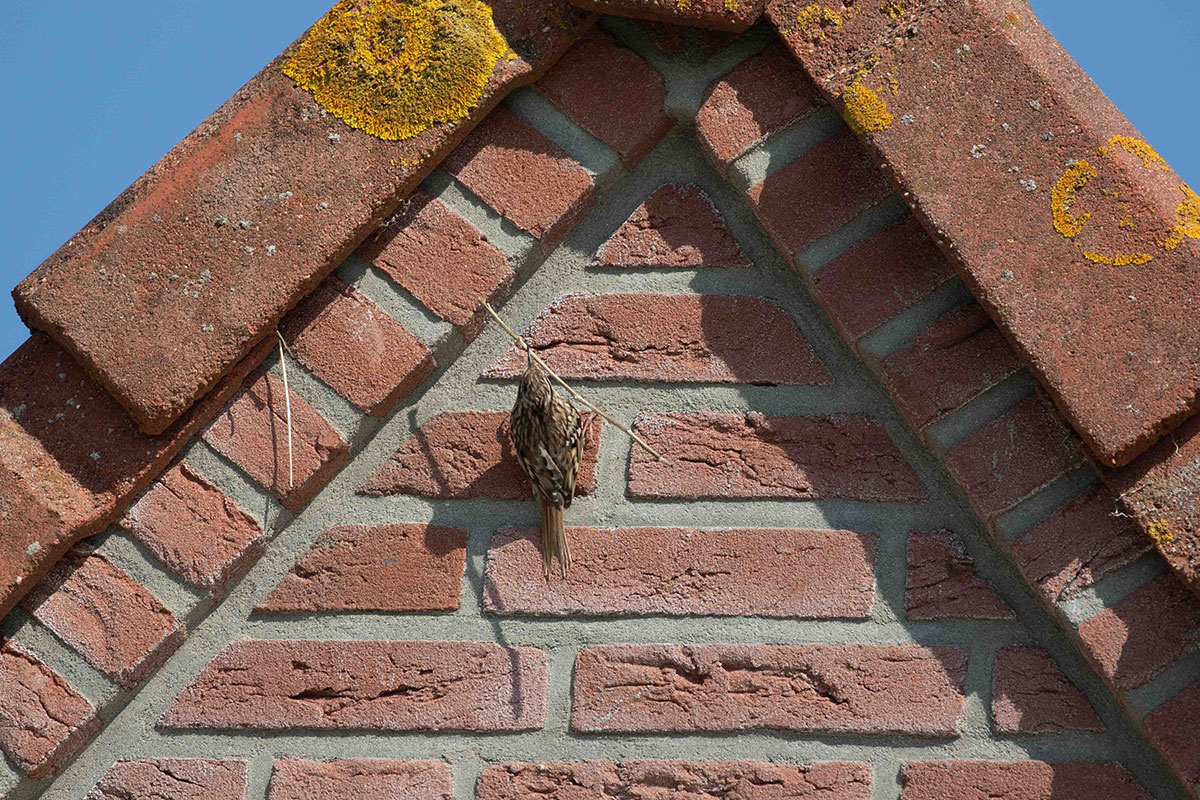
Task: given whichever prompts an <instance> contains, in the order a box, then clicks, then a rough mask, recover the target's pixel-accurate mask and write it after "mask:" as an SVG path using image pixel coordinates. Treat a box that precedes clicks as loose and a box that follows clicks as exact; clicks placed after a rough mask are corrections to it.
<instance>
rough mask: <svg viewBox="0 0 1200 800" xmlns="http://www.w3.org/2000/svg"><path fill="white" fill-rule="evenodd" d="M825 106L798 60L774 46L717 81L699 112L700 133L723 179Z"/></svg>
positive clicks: (697, 114) (705, 147)
mask: <svg viewBox="0 0 1200 800" xmlns="http://www.w3.org/2000/svg"><path fill="white" fill-rule="evenodd" d="M820 102H821V101H820V100H819V99H818V95H817V90H816V88H815V87H814V86H813V85H812V81H810V80H809V79H808V77H807V76H805V74H804V72H803V70H801V69H800V65H799V64H797V63H796V59H794V58H792V54H791V53H789V52H788V51H787V50H786V49H785V48H784V47H783V46H782V45H780V44H778V43H775V44H772V45H770V46H768V47H767V49H766V50H764V51H762V52H761V53H759V54H758V55H756V56H754V57H752V58H749V59H747V60H746V61H743V62H742V63H741V64H739V65H738V66H736V67H734V68H733V69H732V70H731V71H730V72H729V73H728V74H727V75H725V76H724V77H723V78H721V79H720V80H719V81H717V82H716V83H715V84H714V85H713V87H712V89H710V90H709V92H708V95H707V96H706V97H705V98H704V103H703V104H702V105H701V106H700V110H699V111H697V112H696V133H697V135H698V138H699V139H700V144H701V145H702V146H703V147H704V151H705V152H706V153H707V154H708V157H709V158H711V159H712V160H713V163H714V164H715V165H716V166H717V169H719V170H720V171H721V173H722V174H727V173H728V170H729V165H730V163H732V162H733V160H734V159H736V158H737V157H738V156H740V155H741V154H742V153H745V152H746V151H747V150H749V149H751V148H752V147H754V146H755V145H757V144H759V143H760V142H762V141H763V139H765V138H766V137H767V136H769V135H770V134H772V133H774V132H775V131H777V130H779V129H780V128H783V127H784V126H785V125H788V124H790V123H792V122H795V121H796V120H797V119H800V118H801V117H804V116H806V115H808V114H810V113H812V112H813V111H814V110H815V109H816V108H817V106H818V104H819V103H820Z"/></svg>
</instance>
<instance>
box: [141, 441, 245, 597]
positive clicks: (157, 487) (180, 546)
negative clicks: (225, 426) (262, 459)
mask: <svg viewBox="0 0 1200 800" xmlns="http://www.w3.org/2000/svg"><path fill="white" fill-rule="evenodd" d="M120 525H121V527H122V528H124V529H125V530H127V531H129V533H130V534H132V535H133V537H134V538H135V539H137V540H138V541H139V542H140V543H141V544H142V546H143V547H145V548H146V549H147V550H149V551H150V552H151V553H153V554H154V555H155V557H157V558H158V559H159V560H160V561H162V562H163V564H165V565H166V566H167V567H168V568H169V569H170V570H171V571H172V572H174V573H175V574H176V575H178V576H179V577H180V578H181V579H183V580H184V581H187V582H188V583H189V584H191V585H192V586H197V587H199V588H201V589H208V590H210V591H213V592H216V593H217V594H221V593H223V592H224V589H225V586H226V584H228V583H229V582H230V581H232V580H236V579H237V578H239V577H241V576H242V575H243V574H244V573H245V571H246V570H247V569H249V568H250V565H251V564H253V563H254V562H255V561H257V560H258V557H259V556H260V555H262V552H263V548H264V544H265V538H266V537H265V534H264V533H263V530H262V528H260V527H259V526H258V523H257V522H255V521H254V518H253V517H251V516H250V515H249V514H247V513H246V512H245V511H243V510H242V509H240V508H238V506H237V504H236V503H234V502H233V500H232V499H230V497H229V496H228V495H226V494H225V493H224V492H222V491H221V490H220V489H218V488H217V487H216V486H213V485H212V484H211V483H209V482H208V481H207V480H206V479H205V478H204V476H202V475H200V474H199V473H198V472H196V471H195V470H193V469H192V467H191V466H190V465H189V464H188V463H187V462H186V461H183V460H180V461H178V462H176V463H175V464H174V465H173V466H172V467H171V468H170V469H168V470H167V471H166V472H164V473H163V474H162V475H160V476H159V478H158V480H157V481H155V482H154V483H153V484H151V485H150V488H149V489H147V490H146V493H145V494H143V495H142V496H141V498H139V499H138V501H137V502H136V503H134V504H133V505H132V506H130V507H129V509H128V510H127V511H126V512H125V515H124V516H123V517H122V518H121V520H120Z"/></svg>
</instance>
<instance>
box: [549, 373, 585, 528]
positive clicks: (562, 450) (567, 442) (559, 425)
mask: <svg viewBox="0 0 1200 800" xmlns="http://www.w3.org/2000/svg"><path fill="white" fill-rule="evenodd" d="M547 438H548V439H549V440H550V447H549V450H550V453H552V454H553V455H554V462H555V465H556V466H557V467H558V472H559V474H560V475H561V484H560V490H561V493H562V497H563V506H564V507H565V508H570V507H571V500H572V498H574V496H575V477H576V475H578V473H579V464H580V462H581V461H582V460H583V420H582V419H580V417H579V412H578V411H576V410H575V407H574V406H572V405H571V402H570V401H569V400H567V399H566V398H563V397H559V396H558V395H557V394H555V396H554V409H553V413H551V414H550V425H549V426H548V430H547Z"/></svg>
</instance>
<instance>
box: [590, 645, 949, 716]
mask: <svg viewBox="0 0 1200 800" xmlns="http://www.w3.org/2000/svg"><path fill="white" fill-rule="evenodd" d="M966 672H967V654H966V653H965V652H964V651H962V650H959V649H957V648H953V647H932V648H927V647H915V646H893V645H882V646H881V645H801V646H769V645H713V646H705V647H679V646H676V645H615V646H611V647H596V648H591V649H587V650H583V651H582V652H580V654H579V657H578V659H577V660H576V662H575V703H574V708H573V710H572V714H571V726H572V727H573V728H574V729H575V730H577V731H593V732H599V731H605V732H647V731H662V732H699V731H733V730H790V731H824V732H858V733H889V732H905V733H913V734H918V735H923V736H954V735H956V734H957V733H958V725H959V720H960V718H961V717H962V713H963V704H964V696H963V681H964V679H965V678H966Z"/></svg>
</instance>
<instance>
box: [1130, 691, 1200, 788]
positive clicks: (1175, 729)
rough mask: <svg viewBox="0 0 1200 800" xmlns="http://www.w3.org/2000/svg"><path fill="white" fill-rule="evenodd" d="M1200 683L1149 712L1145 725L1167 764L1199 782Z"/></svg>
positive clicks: (1189, 779) (1190, 779) (1151, 739)
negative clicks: (1199, 722)
mask: <svg viewBox="0 0 1200 800" xmlns="http://www.w3.org/2000/svg"><path fill="white" fill-rule="evenodd" d="M1197 719H1200V683H1193V684H1192V685H1191V686H1189V687H1188V688H1186V689H1184V690H1183V691H1182V692H1180V693H1179V694H1177V695H1175V696H1174V697H1172V698H1171V699H1170V700H1167V701H1166V702H1165V703H1163V704H1162V705H1161V706H1159V707H1158V708H1156V709H1154V710H1153V711H1151V712H1150V713H1149V714H1147V715H1146V719H1145V720H1144V721H1143V723H1142V724H1143V726H1144V728H1145V730H1146V735H1147V736H1148V737H1149V738H1150V741H1151V742H1152V743H1153V744H1154V746H1155V747H1157V748H1158V750H1159V752H1161V753H1162V754H1163V756H1164V757H1165V758H1166V760H1167V763H1168V764H1170V765H1171V767H1172V768H1173V769H1174V770H1175V771H1176V772H1177V773H1178V774H1180V775H1182V776H1183V777H1184V778H1185V779H1186V780H1188V781H1191V782H1193V783H1194V782H1196V781H1200V737H1197V736H1196V720H1197Z"/></svg>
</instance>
